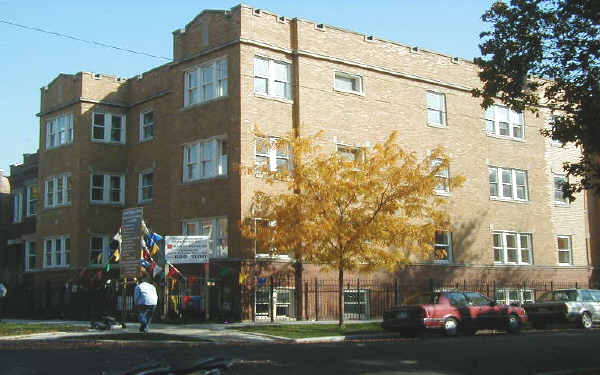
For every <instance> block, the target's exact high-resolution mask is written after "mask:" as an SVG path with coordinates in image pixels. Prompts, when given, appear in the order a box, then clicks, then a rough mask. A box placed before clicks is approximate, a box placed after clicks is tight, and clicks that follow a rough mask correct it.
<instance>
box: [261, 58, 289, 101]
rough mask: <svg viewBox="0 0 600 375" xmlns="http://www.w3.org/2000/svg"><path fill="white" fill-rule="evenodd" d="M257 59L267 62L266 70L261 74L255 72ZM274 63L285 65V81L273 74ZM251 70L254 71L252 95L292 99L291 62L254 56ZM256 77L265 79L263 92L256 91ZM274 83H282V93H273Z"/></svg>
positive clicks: (274, 69)
mask: <svg viewBox="0 0 600 375" xmlns="http://www.w3.org/2000/svg"><path fill="white" fill-rule="evenodd" d="M257 60H262V61H264V62H266V63H267V72H265V73H263V74H261V73H260V72H257V69H256V61H257ZM276 65H281V66H284V67H285V69H286V77H285V81H284V80H283V79H282V78H281V77H277V75H276V74H275V71H276ZM253 71H254V73H253V74H254V80H253V83H254V95H257V96H263V97H268V98H276V99H282V100H287V101H291V100H293V92H292V83H293V77H292V64H290V63H289V62H287V61H282V60H273V59H270V58H268V57H264V56H254V60H253ZM257 79H260V80H265V81H266V85H265V92H262V91H257V85H256V81H257ZM276 84H283V91H284V93H283V95H277V94H276V93H275V88H274V87H275V85H276Z"/></svg>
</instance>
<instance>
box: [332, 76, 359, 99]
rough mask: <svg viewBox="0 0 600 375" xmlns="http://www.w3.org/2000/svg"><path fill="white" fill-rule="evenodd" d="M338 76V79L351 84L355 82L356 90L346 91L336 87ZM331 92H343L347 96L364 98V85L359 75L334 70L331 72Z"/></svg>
mask: <svg viewBox="0 0 600 375" xmlns="http://www.w3.org/2000/svg"><path fill="white" fill-rule="evenodd" d="M338 76H339V77H340V78H347V79H349V80H351V81H353V82H356V85H357V86H358V90H346V89H344V88H341V87H338V85H337V83H338V80H337V79H338ZM333 90H334V91H339V92H345V93H348V94H356V95H361V96H364V95H365V85H364V80H363V77H362V76H361V75H359V74H354V73H347V72H343V71H339V70H336V71H334V72H333Z"/></svg>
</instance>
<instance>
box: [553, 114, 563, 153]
mask: <svg viewBox="0 0 600 375" xmlns="http://www.w3.org/2000/svg"><path fill="white" fill-rule="evenodd" d="M556 117H558V116H556V115H552V117H551V118H550V130H552V129H553V128H554V120H555V119H556ZM550 144H551V145H552V146H554V147H562V146H564V145H565V144H564V143H562V142H561V141H559V140H558V139H554V138H550Z"/></svg>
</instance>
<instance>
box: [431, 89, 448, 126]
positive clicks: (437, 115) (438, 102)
mask: <svg viewBox="0 0 600 375" xmlns="http://www.w3.org/2000/svg"><path fill="white" fill-rule="evenodd" d="M427 123H428V124H430V125H437V126H446V95H444V94H440V93H438V92H433V91H427Z"/></svg>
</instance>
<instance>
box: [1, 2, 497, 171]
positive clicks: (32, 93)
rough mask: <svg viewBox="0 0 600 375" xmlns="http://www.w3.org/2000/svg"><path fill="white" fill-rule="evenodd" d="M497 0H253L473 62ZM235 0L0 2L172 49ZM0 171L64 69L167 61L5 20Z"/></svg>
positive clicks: (16, 153)
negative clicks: (194, 23)
mask: <svg viewBox="0 0 600 375" xmlns="http://www.w3.org/2000/svg"><path fill="white" fill-rule="evenodd" d="M492 2H493V1H492V0H455V1H448V0H424V1H414V0H374V1H365V0H345V1H341V0H327V1H325V0H318V1H317V0H303V1H285V0H278V1H277V0H251V1H248V2H245V4H247V5H250V6H252V7H255V8H261V9H267V10H270V11H272V12H274V13H277V14H279V15H283V16H286V17H291V18H294V17H298V18H304V19H308V20H312V21H317V22H319V23H325V24H329V25H335V26H339V27H343V28H346V29H350V30H353V31H357V32H361V33H365V34H369V35H374V36H376V37H379V38H384V39H388V40H393V41H396V42H400V43H404V44H408V45H414V46H419V47H422V48H425V49H429V50H434V51H438V52H442V53H446V54H448V55H452V56H459V57H463V58H467V59H472V58H473V57H476V56H479V49H478V46H477V45H478V42H479V33H480V32H481V31H482V30H483V29H484V28H485V27H486V26H485V25H484V24H483V23H482V22H481V18H480V17H481V14H483V12H484V11H485V10H486V9H488V8H489V7H490V5H491V4H492ZM237 4H239V1H229V0H222V1H216V0H205V1H178V0H172V1H154V0H147V1H138V0H130V1H119V2H117V1H112V0H105V1H102V2H96V1H93V2H92V1H81V0H69V1H67V0H63V1H60V0H55V1H27V2H26V1H14V0H0V21H8V22H12V23H17V24H22V25H26V26H30V27H36V28H40V29H44V30H48V31H53V32H57V33H62V34H68V35H72V36H75V37H78V38H81V39H87V40H94V41H98V42H102V43H105V44H112V45H115V46H119V47H122V48H127V49H132V50H136V51H141V52H146V53H149V54H152V55H157V56H164V57H168V58H170V57H171V56H172V34H171V33H172V32H173V31H174V30H176V29H179V28H182V27H184V26H185V24H186V23H188V22H189V21H191V20H192V19H193V18H194V17H195V16H196V15H197V14H198V13H200V12H201V11H202V10H204V9H230V8H231V7H233V6H236V5H237ZM0 51H1V53H0V56H2V58H0V103H1V105H0V108H1V109H2V116H1V117H0V130H1V131H0V169H4V170H5V171H7V172H5V175H6V174H8V170H9V165H11V164H20V163H21V162H22V154H23V153H31V152H35V151H36V150H37V149H38V144H39V119H38V117H36V116H35V114H36V113H38V112H39V102H40V88H41V87H43V86H45V85H46V84H48V83H49V82H51V81H52V80H53V79H54V78H55V77H56V76H57V75H58V74H60V73H76V72H80V71H89V72H96V73H106V74H111V75H116V76H120V77H126V78H129V77H132V76H134V75H137V74H138V73H140V72H144V71H146V70H149V69H151V68H153V67H155V66H158V65H161V64H163V63H164V62H165V60H161V59H156V58H151V57H147V56H143V55H137V54H132V53H126V52H122V51H118V50H114V49H110V48H104V47H100V46H96V45H91V44H88V43H83V42H80V41H75V40H71V39H66V38H61V37H56V36H53V35H48V34H44V33H40V32H37V31H31V30H25V29H22V28H18V27H15V26H11V25H7V24H4V23H1V22H0Z"/></svg>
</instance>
